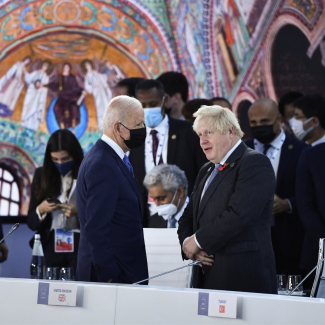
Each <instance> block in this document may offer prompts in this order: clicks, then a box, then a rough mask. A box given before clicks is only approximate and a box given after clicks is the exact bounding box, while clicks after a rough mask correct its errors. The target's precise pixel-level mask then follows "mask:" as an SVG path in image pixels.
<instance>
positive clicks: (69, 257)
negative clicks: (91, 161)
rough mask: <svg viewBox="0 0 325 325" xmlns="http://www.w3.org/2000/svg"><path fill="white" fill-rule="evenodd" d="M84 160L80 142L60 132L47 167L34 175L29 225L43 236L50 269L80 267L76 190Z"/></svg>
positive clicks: (49, 146)
mask: <svg viewBox="0 0 325 325" xmlns="http://www.w3.org/2000/svg"><path fill="white" fill-rule="evenodd" d="M83 156H84V155H83V151H82V149H81V146H80V144H79V142H78V140H77V138H76V137H75V136H74V135H73V134H72V133H71V132H70V131H69V130H58V131H56V132H54V133H53V134H52V135H51V137H50V139H49V141H48V143H47V146H46V151H45V157H44V164H43V167H39V168H37V169H36V171H35V174H34V179H33V183H32V191H31V200H30V205H29V210H28V217H27V224H28V226H29V228H30V229H31V230H36V231H37V233H39V234H40V235H41V242H42V246H43V250H44V257H45V262H46V266H47V267H74V269H75V268H76V266H77V255H78V246H79V237H80V226H79V219H78V212H77V206H76V202H75V193H74V188H75V182H76V179H77V175H78V171H79V167H80V164H81V162H82V159H83ZM58 242H60V243H61V244H60V245H57V243H58Z"/></svg>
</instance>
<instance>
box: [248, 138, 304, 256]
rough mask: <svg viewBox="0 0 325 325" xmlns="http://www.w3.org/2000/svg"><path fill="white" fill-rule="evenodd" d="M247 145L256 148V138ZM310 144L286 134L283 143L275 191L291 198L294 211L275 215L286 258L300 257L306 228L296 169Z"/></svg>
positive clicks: (277, 230)
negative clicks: (299, 202)
mask: <svg viewBox="0 0 325 325" xmlns="http://www.w3.org/2000/svg"><path fill="white" fill-rule="evenodd" d="M246 144H247V146H248V147H250V148H252V149H254V140H253V139H251V140H248V141H247V142H246ZM306 147H308V145H307V144H306V143H304V142H302V141H298V140H296V139H295V138H293V137H291V136H289V135H286V139H285V141H284V143H283V145H282V149H281V156H280V161H279V169H278V175H277V180H276V189H275V193H276V194H277V195H278V196H279V197H280V198H281V199H289V200H290V203H291V205H292V212H291V213H287V212H283V213H279V214H276V215H275V216H274V219H275V227H274V230H275V236H276V239H277V241H278V244H279V247H280V248H281V251H282V254H283V255H284V256H285V258H288V259H289V258H290V259H292V258H300V256H301V249H302V242H303V238H304V230H303V226H302V223H301V221H300V218H299V215H298V209H297V200H296V194H295V186H296V170H297V164H298V160H299V157H300V155H301V153H302V151H303V150H304V149H305V148H306Z"/></svg>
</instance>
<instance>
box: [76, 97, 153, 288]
mask: <svg viewBox="0 0 325 325" xmlns="http://www.w3.org/2000/svg"><path fill="white" fill-rule="evenodd" d="M103 126H104V134H103V135H102V137H101V139H99V140H98V141H97V142H96V144H95V145H94V146H93V147H92V148H91V149H90V151H89V152H88V153H87V155H86V157H85V159H84V161H83V162H82V164H81V167H80V170H79V175H78V184H77V206H78V212H79V218H80V233H81V237H80V245H79V253H78V266H77V275H76V279H77V280H79V281H93V282H106V283H107V282H113V283H129V284H131V283H134V282H138V281H140V280H143V279H147V278H148V266H147V255H146V249H145V244H144V238H143V229H142V206H141V194H140V190H139V186H138V184H137V181H136V178H135V177H134V174H133V168H132V165H131V164H130V161H129V159H128V156H127V155H126V154H125V153H126V152H128V151H129V150H130V149H134V148H136V147H138V146H141V145H142V144H143V143H144V141H145V138H146V128H145V126H144V113H143V109H142V107H141V104H140V102H139V101H138V100H136V99H135V98H132V97H129V96H117V97H115V98H113V99H112V100H111V101H110V103H109V105H108V107H107V108H106V110H105V113H104V118H103ZM147 283H148V282H144V283H142V284H147Z"/></svg>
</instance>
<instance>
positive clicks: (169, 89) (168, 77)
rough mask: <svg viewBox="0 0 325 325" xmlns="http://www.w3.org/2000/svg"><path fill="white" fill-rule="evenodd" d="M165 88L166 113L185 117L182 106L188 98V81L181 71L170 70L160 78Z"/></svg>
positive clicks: (176, 116) (181, 117)
mask: <svg viewBox="0 0 325 325" xmlns="http://www.w3.org/2000/svg"><path fill="white" fill-rule="evenodd" d="M157 80H158V81H160V82H161V83H162V85H163V87H164V90H165V109H166V114H167V115H168V116H170V117H172V118H174V119H180V120H182V119H183V115H182V108H183V106H184V104H185V103H186V102H187V98H188V82H187V79H186V77H185V76H184V75H183V74H182V73H180V72H174V71H169V72H165V73H163V74H161V75H160V76H159V77H158V78H157Z"/></svg>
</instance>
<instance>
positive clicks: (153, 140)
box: [150, 130, 163, 165]
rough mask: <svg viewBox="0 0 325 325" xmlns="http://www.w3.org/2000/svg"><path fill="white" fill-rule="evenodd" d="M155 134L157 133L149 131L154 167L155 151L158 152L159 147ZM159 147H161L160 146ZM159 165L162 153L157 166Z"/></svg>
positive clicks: (161, 162) (161, 161)
mask: <svg viewBox="0 0 325 325" xmlns="http://www.w3.org/2000/svg"><path fill="white" fill-rule="evenodd" d="M157 133H158V131H156V130H151V131H150V134H151V136H152V157H153V162H154V164H155V165H156V156H157V150H158V146H159V140H158V137H157ZM161 146H162V144H161ZM160 164H163V160H162V152H161V155H160V159H159V162H158V165H160Z"/></svg>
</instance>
